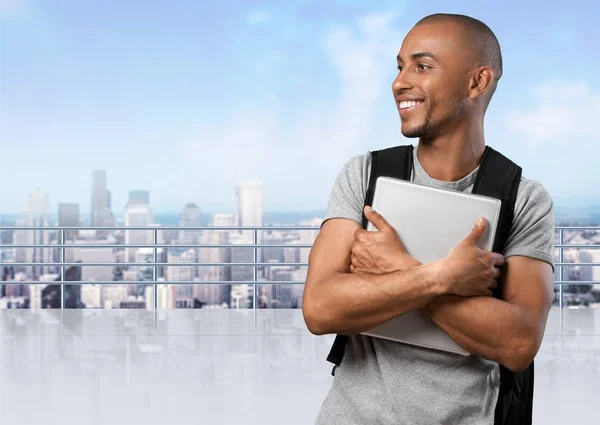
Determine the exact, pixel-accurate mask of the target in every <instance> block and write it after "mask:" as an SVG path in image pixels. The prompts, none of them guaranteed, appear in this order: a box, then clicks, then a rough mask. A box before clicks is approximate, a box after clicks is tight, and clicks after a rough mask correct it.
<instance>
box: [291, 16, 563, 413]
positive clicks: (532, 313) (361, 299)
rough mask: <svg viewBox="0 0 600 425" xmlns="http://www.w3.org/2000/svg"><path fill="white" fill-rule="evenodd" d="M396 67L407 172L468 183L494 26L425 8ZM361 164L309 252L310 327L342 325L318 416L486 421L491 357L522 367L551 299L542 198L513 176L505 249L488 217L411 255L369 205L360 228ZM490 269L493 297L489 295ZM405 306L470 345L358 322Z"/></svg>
mask: <svg viewBox="0 0 600 425" xmlns="http://www.w3.org/2000/svg"><path fill="white" fill-rule="evenodd" d="M398 69H399V73H398V76H397V77H396V79H395V80H394V82H393V84H392V91H393V94H394V97H395V99H396V104H397V106H398V110H399V114H400V120H401V127H402V134H403V135H404V136H406V137H411V138H412V137H418V138H419V143H418V146H417V148H416V149H415V150H414V155H413V161H414V169H413V172H412V178H411V179H412V181H414V182H416V183H420V184H425V185H430V186H435V187H440V188H446V189H452V190H457V191H464V192H471V190H472V188H473V182H474V180H475V177H476V174H477V171H478V167H479V162H480V160H481V158H482V155H483V152H484V149H485V146H486V145H485V139H484V134H483V121H484V115H485V112H486V109H487V107H488V104H489V102H490V99H491V97H492V95H493V93H494V91H495V89H496V86H497V83H498V80H499V79H500V77H501V75H502V59H501V54H500V46H499V44H498V41H497V39H496V37H495V36H494V34H493V33H492V31H491V30H490V29H489V28H488V27H487V26H486V25H485V24H483V23H482V22H480V21H478V20H475V19H473V18H470V17H467V16H463V15H451V14H436V15H431V16H428V17H426V18H424V19H422V20H421V21H419V22H418V23H417V24H416V25H415V27H413V28H412V29H411V31H410V32H409V33H408V35H407V36H406V37H405V39H404V40H403V43H402V46H401V49H400V52H399V55H398ZM515 101H517V100H515ZM369 173H370V153H367V154H366V155H360V156H357V157H355V158H352V159H351V160H350V161H348V162H347V163H346V165H345V166H344V168H343V169H342V171H341V173H340V174H339V176H338V178H337V180H336V182H335V185H334V187H333V190H332V193H331V198H330V201H329V205H328V211H327V216H326V217H325V221H324V224H323V225H322V228H321V231H320V233H319V236H318V238H317V240H316V241H315V244H314V246H313V249H312V251H311V254H310V259H309V270H308V276H307V281H306V286H305V292H304V301H303V313H304V318H305V321H306V324H307V326H308V328H309V330H310V331H311V332H312V333H314V334H317V335H323V334H335V333H337V334H344V335H350V338H349V342H348V344H347V347H346V352H345V355H344V358H343V361H342V363H341V365H340V366H339V367H338V368H336V372H335V378H334V381H333V385H332V388H331V390H330V392H329V394H328V396H327V398H326V399H325V401H324V403H323V405H322V407H321V411H320V412H319V415H318V417H317V421H316V423H317V424H329V425H331V424H345V425H349V424H395V425H397V424H407V425H408V424H411V425H414V424H427V425H433V424H478V425H481V424H489V425H491V424H493V422H494V409H495V406H496V402H497V399H498V388H499V368H498V364H502V365H504V366H505V367H507V368H508V369H510V370H513V371H520V370H523V369H525V368H526V367H527V366H528V365H529V364H530V362H531V361H532V359H533V358H534V357H535V355H536V353H537V351H538V349H539V346H540V344H541V341H542V336H543V333H544V329H545V324H546V320H547V315H548V312H549V309H550V305H551V303H552V299H553V268H554V266H553V251H554V250H553V238H554V214H553V203H552V200H551V199H550V197H549V195H548V193H547V192H546V191H545V189H544V188H543V187H542V186H541V185H540V184H539V183H538V182H536V181H534V180H528V179H526V178H522V179H521V182H520V185H519V188H518V193H517V200H516V205H515V217H514V220H513V223H512V227H511V231H510V234H509V237H508V240H507V242H506V245H505V249H504V251H503V255H500V254H497V253H493V252H487V251H484V250H481V249H479V248H477V247H476V243H477V241H478V239H479V238H480V237H481V236H482V234H483V232H484V230H485V224H484V226H477V225H476V226H475V227H474V229H473V231H472V233H471V234H470V235H465V239H464V240H463V241H462V242H461V243H460V244H459V245H457V246H456V247H455V248H454V249H453V250H452V251H451V252H450V253H449V254H448V256H447V257H446V258H444V259H443V260H440V261H435V262H431V263H428V264H420V263H419V262H418V261H417V260H415V259H414V258H412V257H410V256H409V255H408V254H407V253H406V251H405V250H404V248H403V246H402V242H401V241H400V240H399V239H398V236H397V234H396V232H395V231H394V229H392V228H391V227H390V226H389V224H387V223H386V222H385V220H384V219H383V218H382V217H381V216H380V215H379V214H377V212H373V211H372V210H369V209H368V208H365V215H366V217H367V218H368V219H369V221H371V222H372V223H373V224H374V225H375V226H376V227H377V229H378V231H377V232H367V231H366V230H364V229H362V227H361V221H362V212H363V208H362V207H363V205H364V199H365V192H366V189H367V187H368V177H369ZM432 207H435V206H432ZM500 270H502V274H500ZM500 276H501V277H500ZM498 280H499V281H500V282H498ZM498 283H499V284H500V285H501V288H502V299H501V300H500V299H496V298H493V297H491V296H490V295H491V293H492V289H493V288H495V287H496V285H497V284H498ZM412 309H420V310H421V311H423V312H424V313H426V314H428V315H430V316H431V317H432V319H433V320H434V321H435V322H436V323H437V324H438V325H439V326H441V327H442V328H443V329H444V330H445V331H446V332H448V333H449V335H450V336H451V337H452V338H453V339H454V340H455V341H456V342H457V343H459V344H460V345H461V346H463V347H464V348H465V349H467V350H468V351H469V352H470V353H472V355H470V356H460V355H456V354H451V353H446V352H442V351H438V350H430V349H426V348H422V347H416V346H412V345H408V344H401V343H397V342H393V341H387V340H383V339H380V338H372V337H368V336H365V335H361V334H360V333H361V332H364V331H366V330H368V329H371V328H373V327H375V326H377V325H379V324H381V323H383V322H386V321H388V320H390V319H392V318H393V317H395V316H398V315H401V314H403V313H405V312H407V311H409V310H412Z"/></svg>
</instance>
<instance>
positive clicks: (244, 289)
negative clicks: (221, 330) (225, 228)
mask: <svg viewBox="0 0 600 425" xmlns="http://www.w3.org/2000/svg"><path fill="white" fill-rule="evenodd" d="M229 237H230V244H231V245H232V247H231V263H253V262H254V249H253V248H248V247H241V246H236V245H247V244H251V243H252V238H251V237H250V236H248V235H240V234H238V233H232V234H231V235H230V236H229ZM230 268H231V280H232V281H238V282H239V281H248V282H253V281H254V267H253V266H232V267H230ZM257 274H258V273H257ZM256 278H257V280H258V276H256ZM253 288H254V287H253V286H251V285H247V284H235V285H232V287H231V306H232V308H251V307H252V297H253V294H254V292H253ZM241 294H246V295H247V296H248V298H247V299H246V301H245V302H244V300H243V299H242V298H240V297H241Z"/></svg>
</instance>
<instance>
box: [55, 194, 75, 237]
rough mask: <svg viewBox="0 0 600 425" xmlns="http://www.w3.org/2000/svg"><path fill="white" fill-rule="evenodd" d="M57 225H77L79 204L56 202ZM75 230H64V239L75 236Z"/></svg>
mask: <svg viewBox="0 0 600 425" xmlns="http://www.w3.org/2000/svg"><path fill="white" fill-rule="evenodd" d="M58 227H79V204H64V203H63V204H58ZM77 234H78V231H77V230H66V231H65V240H70V239H73V238H76V237H77Z"/></svg>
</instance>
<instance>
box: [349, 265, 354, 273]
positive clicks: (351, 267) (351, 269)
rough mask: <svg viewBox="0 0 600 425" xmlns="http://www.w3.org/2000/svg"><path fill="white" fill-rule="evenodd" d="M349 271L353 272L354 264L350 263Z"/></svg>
mask: <svg viewBox="0 0 600 425" xmlns="http://www.w3.org/2000/svg"><path fill="white" fill-rule="evenodd" d="M350 273H354V265H352V264H350Z"/></svg>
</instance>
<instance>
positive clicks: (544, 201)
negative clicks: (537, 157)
mask: <svg viewBox="0 0 600 425" xmlns="http://www.w3.org/2000/svg"><path fill="white" fill-rule="evenodd" d="M514 214H515V215H514V219H513V223H512V226H511V231H510V234H509V237H508V240H507V243H506V245H505V250H504V256H505V257H509V256H512V255H522V256H526V257H531V258H536V259H539V260H542V261H545V262H547V263H549V264H551V265H552V266H554V265H553V260H554V233H555V218H554V202H553V201H552V197H551V196H550V194H549V193H548V191H547V190H546V189H545V188H544V186H543V185H542V184H541V183H540V182H539V181H537V180H533V179H528V178H526V177H521V182H520V184H519V189H518V191H517V199H516V201H515V212H514Z"/></svg>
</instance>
